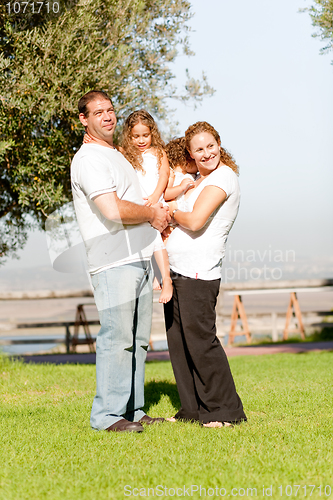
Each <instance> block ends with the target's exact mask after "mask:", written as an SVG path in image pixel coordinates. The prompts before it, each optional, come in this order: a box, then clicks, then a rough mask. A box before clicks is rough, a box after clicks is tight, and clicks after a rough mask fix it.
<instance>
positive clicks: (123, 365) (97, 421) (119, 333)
mask: <svg viewBox="0 0 333 500" xmlns="http://www.w3.org/2000/svg"><path fill="white" fill-rule="evenodd" d="M92 284H93V287H94V296H95V302H96V306H97V309H98V314H99V319H100V323H101V329H100V331H99V333H98V335H97V341H96V396H95V398H94V402H93V405H92V410H91V418H90V423H91V426H92V427H93V428H94V429H98V430H102V429H107V428H108V427H110V425H112V424H114V423H116V422H117V421H118V420H120V419H121V418H126V419H127V420H131V421H134V422H137V421H138V420H140V418H142V417H143V416H144V415H145V413H144V412H143V411H142V410H140V408H142V406H143V405H144V376H145V360H146V356H147V350H148V345H149V337H150V330H151V320H152V308H153V307H152V304H153V297H152V272H151V264H150V262H149V261H141V262H135V263H133V264H126V265H124V266H119V267H115V268H112V269H107V270H106V271H102V272H100V273H97V274H94V275H93V276H92Z"/></svg>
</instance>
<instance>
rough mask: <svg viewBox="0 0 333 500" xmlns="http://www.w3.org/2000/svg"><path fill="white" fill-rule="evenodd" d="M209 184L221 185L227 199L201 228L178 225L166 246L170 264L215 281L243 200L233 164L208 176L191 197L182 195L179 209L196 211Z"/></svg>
mask: <svg viewBox="0 0 333 500" xmlns="http://www.w3.org/2000/svg"><path fill="white" fill-rule="evenodd" d="M206 186H217V187H219V188H220V189H223V191H225V193H226V195H227V198H226V200H225V201H224V202H223V203H222V204H221V205H220V206H219V207H217V209H216V210H215V211H214V212H213V213H212V214H211V215H210V217H209V218H208V220H207V222H206V224H205V225H204V227H203V228H201V229H200V230H199V231H190V230H189V229H185V228H183V227H181V226H178V227H176V228H175V229H174V231H172V233H171V235H170V237H169V239H168V242H167V245H166V249H167V252H168V255H169V261H170V267H171V269H172V270H173V271H175V272H176V273H179V274H181V275H183V276H187V277H189V278H195V279H202V280H214V279H219V278H221V266H222V260H223V257H224V255H225V247H226V242H227V238H228V234H229V231H230V229H231V228H232V225H233V223H234V221H235V219H236V216H237V213H238V207H239V201H240V190H239V183H238V178H237V175H236V174H235V172H233V170H231V168H230V167H227V166H226V165H222V166H221V167H219V168H217V169H216V170H214V172H212V173H211V174H209V175H208V177H206V178H205V179H204V180H203V181H202V182H201V183H200V184H199V186H198V187H197V188H196V189H194V190H193V192H192V193H191V194H190V195H189V197H188V198H187V199H184V198H182V202H181V204H179V205H178V207H179V209H180V210H182V211H185V212H192V210H193V206H194V204H195V202H196V200H197V198H198V197H199V195H200V193H201V192H202V191H203V189H204V188H205V187H206Z"/></svg>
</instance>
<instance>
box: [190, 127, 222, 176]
mask: <svg viewBox="0 0 333 500" xmlns="http://www.w3.org/2000/svg"><path fill="white" fill-rule="evenodd" d="M190 148H191V150H190V155H191V157H192V158H193V159H194V160H195V163H196V164H197V167H198V168H199V169H200V168H201V169H204V170H215V168H217V167H218V165H219V163H220V145H219V143H218V142H217V141H216V139H215V138H214V137H213V135H212V134H210V133H209V132H200V133H199V134H196V135H195V136H193V137H192V139H191V142H190Z"/></svg>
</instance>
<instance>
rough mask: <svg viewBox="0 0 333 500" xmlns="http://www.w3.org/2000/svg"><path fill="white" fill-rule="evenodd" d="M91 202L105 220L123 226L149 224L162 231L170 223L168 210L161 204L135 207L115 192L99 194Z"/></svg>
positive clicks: (134, 204)
mask: <svg viewBox="0 0 333 500" xmlns="http://www.w3.org/2000/svg"><path fill="white" fill-rule="evenodd" d="M93 201H94V203H95V204H96V206H97V208H98V210H99V211H100V212H101V213H102V214H103V215H104V217H105V218H106V219H109V220H114V221H116V222H122V223H123V224H141V223H142V222H150V224H151V225H152V226H153V227H154V228H155V229H157V230H158V231H163V229H165V228H166V226H167V225H168V222H169V221H170V216H169V212H168V209H167V208H165V207H163V206H162V204H161V203H157V204H156V205H153V206H152V207H146V206H145V205H137V204H136V203H132V202H131V201H126V200H120V199H119V198H118V196H117V194H116V193H115V192H112V193H106V194H100V195H99V196H96V198H94V199H93Z"/></svg>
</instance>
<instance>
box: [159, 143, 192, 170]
mask: <svg viewBox="0 0 333 500" xmlns="http://www.w3.org/2000/svg"><path fill="white" fill-rule="evenodd" d="M165 152H166V155H167V157H168V160H169V165H170V167H171V168H172V169H174V168H175V167H180V168H181V169H182V172H183V174H186V165H187V163H188V162H189V161H191V157H190V155H189V153H188V151H187V149H186V144H185V137H178V138H177V139H172V140H171V141H170V142H168V144H167V145H166V146H165Z"/></svg>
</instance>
